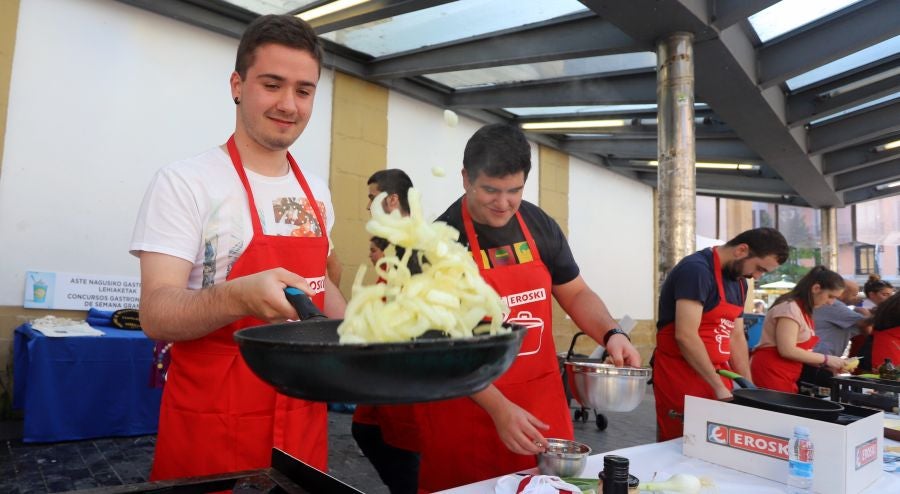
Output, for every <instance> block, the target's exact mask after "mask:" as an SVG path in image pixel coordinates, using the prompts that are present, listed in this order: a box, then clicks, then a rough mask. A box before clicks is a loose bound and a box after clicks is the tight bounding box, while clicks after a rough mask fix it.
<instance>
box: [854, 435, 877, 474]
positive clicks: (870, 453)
mask: <svg viewBox="0 0 900 494" xmlns="http://www.w3.org/2000/svg"><path fill="white" fill-rule="evenodd" d="M876 459H878V441H877V440H876V439H875V438H874V437H873V438H872V439H869V440H868V441H866V442H864V443H862V444H860V445H859V446H857V447H856V469H857V470H859V469H860V468H862V467H864V466H866V465H868V464H869V463H872V462H873V461H875V460H876Z"/></svg>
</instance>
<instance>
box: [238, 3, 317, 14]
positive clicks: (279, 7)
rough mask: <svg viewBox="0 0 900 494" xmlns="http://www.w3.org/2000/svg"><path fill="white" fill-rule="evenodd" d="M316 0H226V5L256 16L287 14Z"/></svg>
mask: <svg viewBox="0 0 900 494" xmlns="http://www.w3.org/2000/svg"><path fill="white" fill-rule="evenodd" d="M317 1H318V0H228V3H230V4H232V5H237V6H238V7H243V8H245V9H247V10H249V11H251V12H256V13H257V14H263V15H265V14H287V13H288V12H293V11H294V10H296V9H299V8H301V7H306V6H307V5H309V4H311V3H315V2H317Z"/></svg>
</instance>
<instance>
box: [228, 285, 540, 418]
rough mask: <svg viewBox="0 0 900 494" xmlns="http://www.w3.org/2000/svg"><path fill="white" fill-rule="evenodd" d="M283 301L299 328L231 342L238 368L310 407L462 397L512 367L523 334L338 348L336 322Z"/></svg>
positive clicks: (268, 330)
mask: <svg viewBox="0 0 900 494" xmlns="http://www.w3.org/2000/svg"><path fill="white" fill-rule="evenodd" d="M294 291H295V292H296V293H299V294H300V295H296V293H294V294H292V293H288V298H289V299H291V302H292V303H293V304H294V306H295V308H296V309H297V313H298V314H299V315H300V317H301V319H303V320H301V321H297V322H288V323H283V324H272V325H265V326H257V327H253V328H247V329H243V330H241V331H238V332H236V333H235V334H234V339H235V341H237V344H238V346H239V347H240V350H241V355H243V357H244V360H245V361H246V362H247V365H248V366H249V367H250V369H252V370H253V372H255V373H256V375H257V376H259V377H260V378H261V379H262V380H264V381H266V382H268V383H269V384H271V385H273V386H275V388H277V389H278V390H279V391H281V392H282V393H284V394H286V395H289V396H293V397H295V398H302V399H305V400H312V401H328V402H345V403H365V404H376V405H377V404H395V403H415V402H424V401H434V400H443V399H448V398H456V397H459V396H467V395H470V394H472V393H475V392H477V391H481V390H482V389H484V388H486V387H487V386H488V385H489V384H490V383H491V382H492V381H494V380H495V379H496V378H498V377H499V376H500V375H501V374H502V373H503V372H505V371H506V369H508V368H509V366H510V365H512V362H513V360H514V359H515V358H516V354H517V353H518V352H519V347H520V346H521V345H522V338H523V336H524V335H525V328H524V327H522V326H518V325H511V326H508V327H510V328H511V329H512V331H510V332H508V333H503V334H497V335H480V336H475V337H472V338H454V339H450V338H446V337H438V338H420V339H417V340H414V341H410V342H404V343H368V344H341V343H339V341H338V339H339V337H338V334H337V327H338V325H340V323H341V320H340V319H326V318H324V316H322V314H321V313H320V312H319V310H318V309H317V308H316V307H315V306H314V305H313V304H312V302H311V301H310V300H309V298H308V297H306V296H305V295H302V292H299V290H295V289H294Z"/></svg>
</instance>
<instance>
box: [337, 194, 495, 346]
mask: <svg viewBox="0 0 900 494" xmlns="http://www.w3.org/2000/svg"><path fill="white" fill-rule="evenodd" d="M385 196H386V194H385V193H381V194H379V195H378V196H377V197H375V199H374V200H373V203H375V204H378V203H380V202H381V201H382V199H384V197H385ZM419 197H420V196H419V193H418V191H416V190H415V189H409V194H408V199H409V206H410V215H409V216H408V217H403V216H401V215H400V213H399V212H398V211H394V212H392V213H390V214H388V213H385V212H384V211H383V210H382V209H381V208H372V219H371V220H370V221H369V222H368V223H367V224H366V230H367V231H368V232H369V233H371V234H373V235H376V236H379V237H382V238H384V239H386V240H387V241H388V242H390V243H391V244H394V245H398V246H401V247H404V248H405V249H406V251H405V252H404V254H403V257H402V258H398V257H397V255H396V253H395V251H394V249H393V248H392V247H391V248H388V251H387V252H386V255H385V257H383V258H381V259H380V260H379V261H378V263H377V264H376V270H377V272H378V275H379V277H380V278H381V279H382V280H383V281H384V283H378V284H374V285H368V286H365V285H363V278H364V277H365V273H366V267H365V266H360V269H359V271H358V272H357V273H356V278H354V281H353V290H352V292H351V298H350V301H349V303H348V304H347V310H346V312H345V319H344V322H343V323H341V325H340V327H338V334H339V335H340V337H341V342H342V343H374V342H402V341H409V340H411V339H414V338H417V337H419V336H421V335H422V334H423V333H425V332H426V331H428V330H430V329H434V330H439V331H442V332H444V333H446V334H447V335H449V336H450V337H452V338H465V337H470V336H472V335H473V331H474V330H475V328H476V327H479V332H480V331H481V329H482V328H481V327H480V326H479V323H480V322H481V321H482V320H484V319H485V318H489V319H490V321H491V322H490V326H489V331H490V332H491V334H494V333H498V332H502V331H507V330H506V329H505V328H503V327H502V326H501V323H502V322H503V315H504V314H505V313H506V312H507V308H506V305H505V304H504V303H503V301H502V299H501V298H500V296H499V295H497V292H496V291H494V289H493V288H491V287H490V285H488V284H487V283H486V282H485V281H484V279H483V278H482V277H481V275H480V274H479V272H478V267H477V266H476V265H475V262H474V261H473V259H472V256H471V254H470V252H469V250H468V249H467V248H466V247H463V246H462V245H461V244H459V243H458V242H457V239H458V238H459V231H457V230H456V229H455V228H453V227H451V226H449V225H447V224H446V223H442V222H435V223H432V222H428V221H426V220H425V218H424V215H423V214H422V205H421V202H420V199H419ZM413 255H417V256H419V257H418V260H419V265H420V266H421V267H422V272H421V273H418V274H415V275H413V274H411V273H410V271H409V268H408V262H409V259H410V257H411V256H413ZM426 259H427V262H425V260H426Z"/></svg>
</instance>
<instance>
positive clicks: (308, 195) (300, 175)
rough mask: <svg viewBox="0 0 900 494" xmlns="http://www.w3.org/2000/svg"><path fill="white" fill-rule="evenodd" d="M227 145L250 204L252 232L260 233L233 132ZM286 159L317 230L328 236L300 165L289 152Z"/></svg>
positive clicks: (251, 190)
mask: <svg viewBox="0 0 900 494" xmlns="http://www.w3.org/2000/svg"><path fill="white" fill-rule="evenodd" d="M227 147H228V154H229V155H230V156H231V163H232V165H233V166H234V169H235V171H237V174H238V177H240V179H241V183H242V184H244V190H246V191H247V202H248V203H249V204H250V221H252V222H253V233H254V234H262V223H260V221H259V215H258V214H255V212H256V211H257V209H256V200H254V199H253V189H252V188H251V187H250V180H249V179H248V178H247V172H246V171H245V170H244V163H243V161H241V153H240V152H239V151H238V149H237V144H235V142H234V134H232V135H231V137H229V138H228V144H227ZM287 160H288V163H289V164H290V166H291V171H292V172H294V176H295V177H297V181H298V182H300V187H301V188H302V189H303V193H304V194H306V200H307V201H309V205H310V207H312V210H313V213H315V215H316V221H318V222H319V230H320V231H321V233H322V237H323V238H328V232H327V230H328V227H327V225H326V224H325V221H323V218H322V212H321V211H320V210H319V204H318V202H317V201H316V198H315V196H313V193H312V190H311V189H310V188H309V184H308V183H307V182H306V177H304V176H303V173H301V172H300V167H299V166H297V162H296V161H295V160H294V157H293V156H291V153H290V152H288V153H287Z"/></svg>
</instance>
